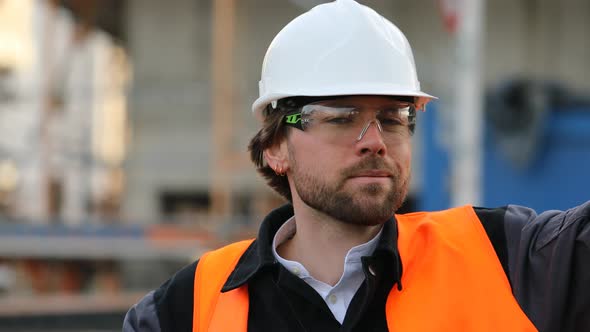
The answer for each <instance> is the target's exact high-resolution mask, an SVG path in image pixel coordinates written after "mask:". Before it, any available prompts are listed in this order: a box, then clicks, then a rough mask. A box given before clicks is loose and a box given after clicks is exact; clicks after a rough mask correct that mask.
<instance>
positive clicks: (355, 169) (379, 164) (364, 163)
mask: <svg viewBox="0 0 590 332" xmlns="http://www.w3.org/2000/svg"><path fill="white" fill-rule="evenodd" d="M374 170H380V171H387V172H389V173H391V174H392V175H394V176H395V174H397V172H395V169H394V168H393V166H392V165H390V164H388V163H387V162H385V160H383V159H382V158H380V157H374V156H373V157H367V158H365V159H362V160H361V161H360V162H358V163H356V164H355V165H352V166H350V167H347V168H345V169H344V170H343V171H342V176H344V178H349V177H352V176H355V175H356V174H358V173H362V172H365V171H374Z"/></svg>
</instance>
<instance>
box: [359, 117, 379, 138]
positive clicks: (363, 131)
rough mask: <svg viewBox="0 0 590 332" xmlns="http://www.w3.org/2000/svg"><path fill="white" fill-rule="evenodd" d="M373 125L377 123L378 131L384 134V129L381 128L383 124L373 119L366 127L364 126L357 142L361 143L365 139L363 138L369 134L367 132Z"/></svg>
mask: <svg viewBox="0 0 590 332" xmlns="http://www.w3.org/2000/svg"><path fill="white" fill-rule="evenodd" d="M372 123H375V126H377V130H379V133H381V134H383V127H381V122H380V121H379V119H378V118H376V117H375V118H372V119H369V120H368V121H367V122H366V123H365V125H364V126H363V128H362V130H361V132H360V134H359V135H358V136H357V138H356V141H357V142H359V141H360V140H361V139H363V137H364V136H365V134H366V133H367V131H369V127H370V126H371V124H372Z"/></svg>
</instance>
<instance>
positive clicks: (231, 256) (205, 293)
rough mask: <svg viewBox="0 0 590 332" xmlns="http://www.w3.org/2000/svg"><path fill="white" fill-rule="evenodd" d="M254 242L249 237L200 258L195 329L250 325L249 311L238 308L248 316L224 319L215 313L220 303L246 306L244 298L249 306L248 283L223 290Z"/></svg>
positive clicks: (230, 305)
mask: <svg viewBox="0 0 590 332" xmlns="http://www.w3.org/2000/svg"><path fill="white" fill-rule="evenodd" d="M252 242H253V240H246V241H241V242H236V243H233V244H230V245H228V246H225V247H223V248H221V249H217V250H214V251H211V252H208V253H206V254H205V255H203V256H202V257H201V259H200V260H199V263H198V264H197V270H196V272H195V280H194V295H193V296H194V298H193V332H208V331H235V329H233V328H230V326H235V325H236V324H247V319H248V317H247V315H248V310H245V311H244V310H243V308H242V309H241V311H240V310H237V311H238V312H241V315H242V316H243V315H245V316H246V317H232V319H227V317H225V319H221V318H222V317H219V315H216V312H219V310H215V309H216V308H217V307H218V305H221V306H223V307H226V309H227V307H228V306H229V307H232V306H233V305H237V304H240V305H243V300H244V298H245V300H246V301H245V302H246V303H245V304H246V306H247V305H248V290H247V288H246V287H245V286H244V287H239V288H237V289H234V290H232V291H229V292H226V293H221V289H222V288H223V285H224V284H225V282H226V281H227V278H228V277H229V275H230V274H231V272H232V271H233V270H234V267H235V266H236V264H237V263H238V261H239V259H240V257H242V254H243V253H244V252H245V251H246V249H248V247H249V246H250V244H252ZM223 311H225V310H223ZM232 311H233V310H232ZM232 311H230V312H232ZM237 318H239V319H237ZM228 324H230V325H228ZM228 328H229V329H228ZM243 330H244V331H245V329H243Z"/></svg>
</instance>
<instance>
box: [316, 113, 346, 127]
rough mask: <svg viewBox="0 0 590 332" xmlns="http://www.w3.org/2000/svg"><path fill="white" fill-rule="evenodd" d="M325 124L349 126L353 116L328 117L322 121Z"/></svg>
mask: <svg viewBox="0 0 590 332" xmlns="http://www.w3.org/2000/svg"><path fill="white" fill-rule="evenodd" d="M322 122H323V123H330V124H336V125H339V124H348V123H351V122H352V117H351V116H346V115H340V116H327V117H325V118H324V119H322Z"/></svg>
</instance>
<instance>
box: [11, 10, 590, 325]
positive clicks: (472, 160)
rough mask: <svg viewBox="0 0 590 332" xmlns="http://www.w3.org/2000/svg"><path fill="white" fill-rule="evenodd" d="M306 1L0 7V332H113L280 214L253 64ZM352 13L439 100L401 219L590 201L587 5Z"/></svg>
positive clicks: (418, 145)
mask: <svg viewBox="0 0 590 332" xmlns="http://www.w3.org/2000/svg"><path fill="white" fill-rule="evenodd" d="M322 2H326V1H314V0H240V1H237V0H215V1H209V0H169V1H158V0H61V1H60V0H0V331H40V330H43V331H117V330H120V327H121V324H122V319H123V317H124V314H125V312H126V311H127V309H128V308H129V307H130V306H131V305H133V303H135V302H136V301H137V300H138V299H139V298H140V297H141V296H142V295H143V294H145V293H146V292H147V291H149V290H150V289H153V288H155V287H157V286H158V285H159V284H161V283H162V282H163V281H165V280H166V279H167V278H168V277H169V276H170V275H171V274H172V273H174V271H176V270H177V269H179V268H180V267H182V266H184V265H186V264H188V263H189V262H191V261H193V260H194V259H196V258H197V257H199V256H200V255H201V253H203V252H204V251H205V250H208V249H210V248H215V247H218V246H220V245H222V244H223V243H226V242H228V241H232V240H235V239H242V238H245V237H250V236H254V235H255V234H256V230H257V227H258V225H259V222H260V220H261V218H262V216H264V215H265V214H266V213H267V212H269V211H270V210H271V209H272V208H274V207H276V206H278V205H280V204H282V200H281V199H280V198H279V197H278V196H277V195H276V194H274V193H273V192H271V190H270V189H268V188H267V187H266V185H265V184H264V181H263V180H262V179H261V178H259V177H258V176H257V174H256V172H255V171H254V168H253V166H252V165H251V163H250V161H249V158H248V155H247V150H246V148H247V144H248V141H249V139H250V138H251V137H252V136H253V135H254V133H255V132H256V130H257V122H256V120H255V119H254V118H253V117H252V116H251V113H250V105H251V103H252V102H253V101H254V100H255V99H256V97H257V95H258V80H259V75H260V67H261V64H262V59H263V57H264V54H265V52H266V48H267V47H268V44H269V43H270V41H271V40H272V38H273V36H274V35H275V34H276V33H277V32H278V31H280V29H281V28H282V27H283V26H284V25H285V24H286V23H287V22H289V21H290V20H291V19H293V18H294V17H296V16H297V15H299V14H301V13H303V12H304V11H306V10H307V9H309V8H311V7H312V6H314V5H317V4H319V3H322ZM360 2H361V3H364V4H367V5H369V6H370V7H372V8H374V9H376V10H377V11H378V12H380V13H381V14H383V15H384V16H385V17H387V18H389V19H390V20H392V21H393V22H395V23H396V24H397V25H398V26H399V27H400V28H401V30H402V31H404V33H405V34H406V36H407V37H408V39H409V40H410V43H411V44H412V47H413V50H414V56H415V59H416V64H417V68H418V74H419V77H420V79H421V84H422V88H423V90H424V91H427V92H428V93H431V94H434V95H436V96H438V97H439V98H440V99H439V100H438V101H436V102H434V103H431V104H430V105H429V107H428V110H427V111H426V112H425V113H421V114H419V127H418V130H417V133H416V135H415V138H414V147H415V152H414V158H415V160H414V170H413V171H414V173H413V184H412V190H411V194H410V197H409V199H408V201H407V203H406V206H405V207H404V211H412V210H424V209H426V210H435V209H442V208H446V207H449V206H451V205H455V204H462V203H467V202H471V203H474V204H479V205H485V206H497V205H505V204H509V203H510V204H522V205H527V206H531V207H533V208H535V209H537V210H546V209H555V208H557V209H567V208H568V207H572V206H574V205H576V204H579V203H582V202H584V201H585V200H588V199H590V195H588V188H590V176H589V175H588V170H589V169H590V80H588V77H590V60H589V59H590V38H588V33H589V32H590V2H589V1H587V0H562V1H557V0H494V1H483V0H463V1H460V0H414V1H410V0H367V1H360ZM464 129H467V130H466V131H465V130H464ZM457 133H460V134H457Z"/></svg>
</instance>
